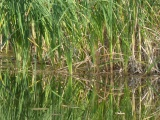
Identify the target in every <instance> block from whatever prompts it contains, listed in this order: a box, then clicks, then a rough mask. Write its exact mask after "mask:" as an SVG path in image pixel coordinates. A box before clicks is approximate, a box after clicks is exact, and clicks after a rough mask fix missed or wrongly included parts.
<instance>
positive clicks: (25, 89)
mask: <svg viewBox="0 0 160 120" xmlns="http://www.w3.org/2000/svg"><path fill="white" fill-rule="evenodd" d="M7 59H8V58H7V57H6V58H4V57H3V59H1V63H2V64H1V71H0V86H1V87H0V119H1V120H10V119H13V120H81V119H82V120H159V118H160V76H159V75H153V76H135V75H134V76H133V75H127V76H124V75H120V74H117V73H115V74H109V73H102V74H99V75H94V74H93V75H89V77H88V75H83V76H82V75H73V76H69V75H67V74H65V72H64V73H63V72H60V73H59V74H57V73H55V72H54V71H51V70H50V71H49V70H48V69H47V70H46V69H44V70H34V71H33V72H26V73H24V72H22V71H19V70H14V69H11V66H12V65H13V64H12V62H11V61H12V60H13V59H10V60H11V61H10V62H9V61H8V60H7Z"/></svg>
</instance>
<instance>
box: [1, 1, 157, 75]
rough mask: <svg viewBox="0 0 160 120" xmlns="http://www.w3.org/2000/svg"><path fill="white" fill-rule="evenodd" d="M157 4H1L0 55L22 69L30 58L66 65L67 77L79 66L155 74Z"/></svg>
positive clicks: (11, 2) (43, 2)
mask: <svg viewBox="0 0 160 120" xmlns="http://www.w3.org/2000/svg"><path fill="white" fill-rule="evenodd" d="M159 5H160V2H159V0H154V1H149V0H146V1H132V0H129V1H121V0H115V1H112V0H106V1H101V0H99V1H97V0H95V1H89V0H87V1H86V0H75V1H74V0H70V1H62V0H58V1H54V0H48V1H45V0H34V1H31V0H21V1H19V0H14V1H13V0H2V1H1V3H0V13H1V14H0V36H1V41H2V42H1V43H2V45H4V44H6V46H5V50H4V49H3V51H6V52H7V51H8V49H12V50H13V51H14V53H15V57H16V60H17V61H21V63H22V64H23V65H22V66H23V69H26V68H27V69H28V68H29V66H30V65H31V63H32V60H33V58H35V59H37V62H39V63H41V64H44V63H45V64H50V65H52V66H53V68H55V69H63V68H66V67H67V66H68V70H69V73H70V74H72V73H73V72H74V71H76V70H78V69H79V67H84V66H86V67H87V69H89V70H92V71H93V72H95V73H99V72H102V71H106V72H108V71H110V72H113V71H115V70H118V71H119V72H121V71H123V72H125V73H127V72H131V73H150V72H151V71H153V72H155V71H159V67H158V66H159V63H158V61H159V39H160V32H159V24H160V12H159ZM9 46H12V48H10V47H9ZM27 66H28V67H27ZM73 68H74V69H73Z"/></svg>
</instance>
